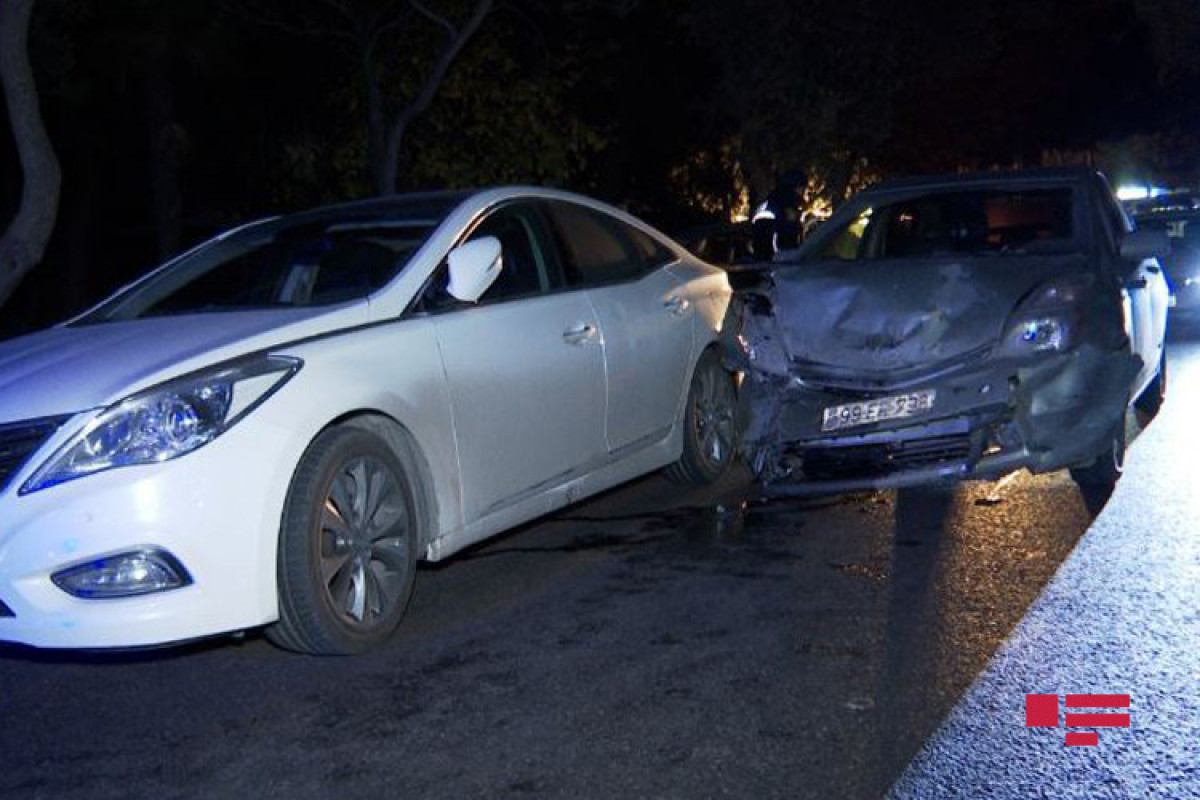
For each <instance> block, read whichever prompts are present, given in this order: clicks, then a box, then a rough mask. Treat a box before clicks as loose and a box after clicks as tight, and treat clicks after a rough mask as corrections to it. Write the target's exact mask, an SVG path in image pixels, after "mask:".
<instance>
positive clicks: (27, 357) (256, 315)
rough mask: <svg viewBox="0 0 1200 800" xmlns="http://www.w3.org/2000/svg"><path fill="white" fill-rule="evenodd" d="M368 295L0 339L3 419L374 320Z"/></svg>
mask: <svg viewBox="0 0 1200 800" xmlns="http://www.w3.org/2000/svg"><path fill="white" fill-rule="evenodd" d="M369 308H370V307H369V304H368V302H367V301H366V300H363V301H361V302H358V303H355V304H353V305H350V306H339V307H337V308H333V309H329V308H324V309H311V308H306V309H281V310H270V311H237V312H226V313H216V314H214V313H208V314H188V315H180V316H170V317H154V318H149V319H140V320H131V321H127V322H106V323H101V324H97V325H84V326H78V327H58V328H51V329H49V330H45V331H41V332H39V333H34V334H31V335H29V336H23V337H21V338H19V339H13V340H11V341H8V342H0V424H3V423H6V422H15V421H17V420H26V419H35V418H38V417H48V416H55V415H59V414H70V413H74V412H78V411H84V410H86V409H89V408H95V407H98V406H104V405H108V404H110V403H113V402H116V401H117V400H120V399H121V398H123V397H125V396H126V395H128V394H130V393H132V392H136V391H138V390H140V389H143V388H146V387H148V386H151V385H154V384H156V383H159V382H161V381H164V380H167V379H169V378H172V377H175V376H176V375H182V374H184V373H186V372H190V371H192V370H195V369H200V368H202V367H205V366H207V365H209V364H214V363H217V362H220V361H224V360H226V359H229V358H235V357H237V356H239V355H243V354H246V353H252V352H255V351H257V350H262V349H264V348H270V347H274V346H277V345H280V344H284V343H286V342H291V341H295V340H296V339H302V338H305V337H308V336H315V335H318V334H322V333H327V332H329V331H335V330H339V329H342V328H349V327H353V326H355V325H361V324H365V323H367V322H368V321H369V315H370V311H369Z"/></svg>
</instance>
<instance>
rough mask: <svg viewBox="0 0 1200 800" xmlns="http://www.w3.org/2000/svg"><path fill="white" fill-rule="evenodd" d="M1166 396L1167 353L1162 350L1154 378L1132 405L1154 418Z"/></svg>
mask: <svg viewBox="0 0 1200 800" xmlns="http://www.w3.org/2000/svg"><path fill="white" fill-rule="evenodd" d="M1166 398H1167V354H1166V353H1165V352H1164V353H1163V355H1162V360H1161V361H1159V364H1158V374H1157V375H1155V376H1154V380H1152V381H1150V385H1149V386H1147V387H1146V391H1144V392H1142V396H1141V397H1139V398H1138V399H1137V402H1135V403H1134V405H1135V406H1136V407H1137V410H1138V411H1140V412H1142V413H1143V414H1145V415H1146V416H1147V417H1148V418H1150V419H1154V417H1156V416H1158V412H1159V411H1161V410H1162V404H1163V401H1164V400H1166Z"/></svg>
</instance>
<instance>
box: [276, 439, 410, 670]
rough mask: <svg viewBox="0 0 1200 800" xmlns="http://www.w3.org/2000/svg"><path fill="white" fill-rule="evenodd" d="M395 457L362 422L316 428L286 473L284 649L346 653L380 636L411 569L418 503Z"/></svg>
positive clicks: (281, 576) (401, 602)
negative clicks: (288, 480) (293, 470)
mask: <svg viewBox="0 0 1200 800" xmlns="http://www.w3.org/2000/svg"><path fill="white" fill-rule="evenodd" d="M413 477H414V476H410V475H408V474H406V472H405V469H404V467H403V465H402V463H401V460H400V459H399V458H398V457H397V455H396V453H395V452H394V451H393V450H392V449H391V448H390V447H389V446H388V444H387V443H386V442H384V441H383V440H382V439H380V438H379V437H378V436H376V435H374V434H373V433H370V432H368V431H366V430H363V429H360V428H354V427H336V428H330V429H329V430H327V431H325V432H324V433H322V434H321V435H320V436H318V437H317V438H316V439H315V440H314V441H313V443H312V444H311V445H309V448H308V450H307V451H305V453H304V457H303V458H301V460H300V464H299V466H297V468H296V474H295V475H294V476H293V477H292V483H291V486H290V487H289V489H288V496H287V501H286V503H285V505H284V510H283V519H282V522H281V524H280V530H279V558H278V585H279V621H278V622H277V623H275V624H274V625H272V626H270V627H269V628H267V630H266V634H267V638H268V639H270V640H271V641H272V642H274V643H275V644H276V645H278V646H280V647H282V648H285V649H287V650H294V651H296V652H300V653H309V654H313V655H350V654H353V653H359V652H362V651H363V650H366V649H368V648H370V647H373V646H375V645H378V644H379V643H381V642H383V641H384V640H386V639H387V638H388V637H389V636H390V635H391V634H392V632H393V631H394V630H395V629H396V626H397V625H398V624H399V623H400V619H401V618H402V617H403V616H404V611H405V608H406V607H407V606H408V600H409V597H410V596H411V595H412V587H413V579H414V577H415V575H416V561H417V543H418V541H419V537H418V535H417V534H418V531H417V525H418V516H417V508H418V506H417V502H416V495H415V493H414V487H413V485H412V483H411V481H412V479H413Z"/></svg>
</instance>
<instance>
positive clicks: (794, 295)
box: [770, 255, 1085, 372]
mask: <svg viewBox="0 0 1200 800" xmlns="http://www.w3.org/2000/svg"><path fill="white" fill-rule="evenodd" d="M1084 266H1085V260H1084V257H1083V256H1082V255H1062V256H1052V257H1049V256H1042V257H1031V256H1007V257H1006V256H988V257H984V258H973V259H963V260H954V261H950V260H944V259H943V260H938V261H929V260H916V259H913V260H888V261H874V262H872V261H864V262H858V263H845V262H811V263H803V264H795V265H780V266H777V267H776V268H775V269H774V270H773V272H772V276H771V277H772V283H773V289H772V290H771V291H770V295H771V301H772V302H771V306H772V309H773V315H774V317H775V321H776V324H777V326H778V330H779V334H780V338H781V340H782V344H783V346H784V348H785V350H786V351H787V355H788V357H789V359H790V360H791V361H792V362H793V363H797V364H810V365H814V366H817V367H821V366H825V367H830V368H833V369H836V370H838V371H846V370H850V371H855V370H861V371H865V372H879V371H889V370H902V369H908V368H914V367H921V366H931V365H934V364H937V363H940V362H944V361H948V360H951V359H954V358H957V357H959V356H963V355H965V354H967V353H970V352H972V351H976V350H978V349H980V348H982V347H985V346H987V345H989V344H992V343H994V342H995V341H997V340H998V339H999V338H1000V336H1001V335H1002V333H1003V331H1004V326H1005V323H1006V322H1007V320H1008V318H1009V315H1010V314H1011V313H1012V311H1013V309H1014V307H1015V306H1016V305H1017V303H1018V302H1020V300H1021V299H1022V298H1023V297H1024V296H1025V295H1026V294H1028V293H1029V292H1030V291H1031V290H1033V288H1034V287H1036V286H1037V285H1039V284H1041V283H1043V282H1045V281H1048V280H1051V279H1053V278H1055V277H1058V276H1062V275H1064V274H1069V273H1071V272H1075V271H1077V270H1079V269H1081V268H1083V267H1084Z"/></svg>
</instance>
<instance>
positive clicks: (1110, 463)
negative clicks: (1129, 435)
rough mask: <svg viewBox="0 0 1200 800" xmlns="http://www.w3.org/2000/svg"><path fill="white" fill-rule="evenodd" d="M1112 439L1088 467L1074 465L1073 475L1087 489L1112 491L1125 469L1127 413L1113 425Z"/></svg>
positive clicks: (1076, 481)
mask: <svg viewBox="0 0 1200 800" xmlns="http://www.w3.org/2000/svg"><path fill="white" fill-rule="evenodd" d="M1110 439H1111V441H1110V442H1109V445H1108V447H1107V448H1105V450H1104V452H1102V453H1101V454H1100V455H1098V456H1096V460H1095V461H1093V462H1092V463H1091V464H1089V465H1087V466H1086V467H1072V468H1071V477H1072V478H1073V479H1074V480H1075V483H1077V484H1079V486H1080V487H1081V488H1083V489H1084V490H1085V491H1086V490H1097V489H1101V490H1107V491H1109V492H1111V491H1112V489H1113V487H1115V486H1116V485H1117V481H1118V480H1120V479H1121V473H1122V472H1123V471H1124V469H1125V415H1124V414H1122V415H1121V419H1120V421H1119V422H1117V424H1116V425H1114V426H1113V432H1112V436H1111V437H1110Z"/></svg>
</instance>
